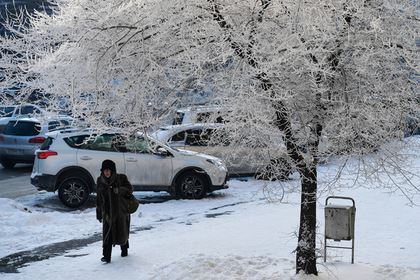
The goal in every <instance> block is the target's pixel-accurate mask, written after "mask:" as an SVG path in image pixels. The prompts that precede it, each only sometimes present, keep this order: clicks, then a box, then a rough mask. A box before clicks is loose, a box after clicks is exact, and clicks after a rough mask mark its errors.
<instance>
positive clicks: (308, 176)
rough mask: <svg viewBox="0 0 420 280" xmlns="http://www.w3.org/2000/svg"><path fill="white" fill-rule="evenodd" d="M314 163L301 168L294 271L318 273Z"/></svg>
mask: <svg viewBox="0 0 420 280" xmlns="http://www.w3.org/2000/svg"><path fill="white" fill-rule="evenodd" d="M316 172H317V171H316V164H314V165H310V166H308V167H307V168H305V169H304V170H302V173H301V177H302V179H301V180H302V183H301V184H302V194H301V204H300V225H299V238H298V246H297V249H296V273H299V272H300V271H303V272H304V273H305V274H314V275H318V271H317V268H316V254H315V243H316V192H317V173H316Z"/></svg>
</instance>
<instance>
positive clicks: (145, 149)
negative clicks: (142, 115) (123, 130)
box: [125, 136, 151, 154]
mask: <svg viewBox="0 0 420 280" xmlns="http://www.w3.org/2000/svg"><path fill="white" fill-rule="evenodd" d="M150 144H151V143H150V142H149V141H148V140H146V139H144V137H139V136H131V137H130V138H129V139H128V140H127V142H126V145H125V147H126V149H127V152H130V153H141V154H146V153H151V145H150Z"/></svg>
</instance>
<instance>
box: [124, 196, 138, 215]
mask: <svg viewBox="0 0 420 280" xmlns="http://www.w3.org/2000/svg"><path fill="white" fill-rule="evenodd" d="M126 202H127V203H126V204H127V205H126V206H127V214H133V213H135V212H136V211H137V209H138V208H139V205H140V201H138V200H137V198H135V197H134V195H133V194H131V195H129V196H128V197H127V199H126Z"/></svg>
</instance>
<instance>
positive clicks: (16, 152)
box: [6, 149, 25, 156]
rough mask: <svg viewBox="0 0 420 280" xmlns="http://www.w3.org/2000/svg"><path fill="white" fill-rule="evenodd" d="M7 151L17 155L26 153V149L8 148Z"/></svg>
mask: <svg viewBox="0 0 420 280" xmlns="http://www.w3.org/2000/svg"><path fill="white" fill-rule="evenodd" d="M6 152H7V154H9V155H17V156H20V155H23V154H24V153H25V151H24V150H22V149H7V150H6Z"/></svg>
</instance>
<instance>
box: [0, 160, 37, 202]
mask: <svg viewBox="0 0 420 280" xmlns="http://www.w3.org/2000/svg"><path fill="white" fill-rule="evenodd" d="M31 171H32V165H28V164H17V165H16V166H15V168H13V169H11V170H7V169H4V168H3V167H1V166H0V198H17V197H20V196H24V195H28V194H34V193H37V192H38V191H37V189H36V188H35V187H34V186H32V185H31V181H30V176H31Z"/></svg>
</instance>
